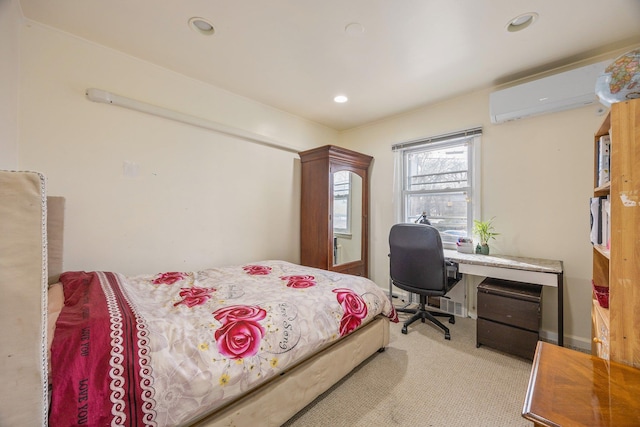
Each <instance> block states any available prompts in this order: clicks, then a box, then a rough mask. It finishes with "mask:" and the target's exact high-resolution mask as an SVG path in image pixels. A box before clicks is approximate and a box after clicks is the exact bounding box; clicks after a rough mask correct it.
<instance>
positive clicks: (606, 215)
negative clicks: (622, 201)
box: [601, 196, 611, 250]
mask: <svg viewBox="0 0 640 427" xmlns="http://www.w3.org/2000/svg"><path fill="white" fill-rule="evenodd" d="M610 243H611V200H610V199H609V196H607V197H606V198H605V199H603V200H602V243H601V244H602V245H603V246H606V247H607V250H608V249H609V246H610Z"/></svg>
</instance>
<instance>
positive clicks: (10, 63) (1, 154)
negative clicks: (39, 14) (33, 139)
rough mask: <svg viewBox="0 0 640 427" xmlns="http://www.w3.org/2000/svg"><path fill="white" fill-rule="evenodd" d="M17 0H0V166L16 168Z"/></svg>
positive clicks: (20, 15)
mask: <svg viewBox="0 0 640 427" xmlns="http://www.w3.org/2000/svg"><path fill="white" fill-rule="evenodd" d="M21 22H22V13H21V11H20V6H19V4H18V1H17V0H0V58H1V60H0V169H17V167H18V84H19V72H20V60H19V58H20V55H19V34H20V24H21Z"/></svg>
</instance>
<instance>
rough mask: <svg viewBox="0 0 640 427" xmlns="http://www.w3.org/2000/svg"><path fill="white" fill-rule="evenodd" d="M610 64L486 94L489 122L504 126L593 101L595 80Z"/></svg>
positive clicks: (603, 63)
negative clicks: (503, 124)
mask: <svg viewBox="0 0 640 427" xmlns="http://www.w3.org/2000/svg"><path fill="white" fill-rule="evenodd" d="M610 62H611V61H604V62H599V63H597V64H591V65H587V66H585V67H580V68H576V69H574V70H570V71H566V72H563V73H558V74H554V75H551V76H548V77H543V78H541V79H538V80H533V81H530V82H527V83H523V84H520V85H516V86H512V87H509V88H506V89H501V90H497V91H495V92H492V93H491V94H490V95H489V111H490V114H491V123H504V122H508V121H510V120H517V119H523V118H525V117H531V116H536V115H539V114H546V113H553V112H556V111H563V110H569V109H571V108H578V107H583V106H585V105H589V104H593V103H595V102H597V101H598V97H597V96H596V92H595V86H596V80H597V79H598V76H600V75H601V74H602V73H603V72H604V69H605V68H606V67H607V65H608V64H609V63H610Z"/></svg>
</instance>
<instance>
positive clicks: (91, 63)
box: [19, 22, 337, 274]
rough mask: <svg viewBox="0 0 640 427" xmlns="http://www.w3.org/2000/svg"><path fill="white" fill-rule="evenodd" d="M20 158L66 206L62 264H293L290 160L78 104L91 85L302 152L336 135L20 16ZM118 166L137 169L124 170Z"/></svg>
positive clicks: (150, 267)
mask: <svg viewBox="0 0 640 427" xmlns="http://www.w3.org/2000/svg"><path fill="white" fill-rule="evenodd" d="M20 47H21V74H20V77H21V91H20V104H19V105H20V107H19V112H20V128H19V131H20V145H19V148H20V158H19V166H20V168H22V169H32V170H37V171H41V172H43V173H44V174H45V175H46V176H47V178H48V189H49V194H52V195H62V196H65V197H66V198H67V211H66V220H67V225H66V232H65V249H64V255H65V266H64V267H65V269H67V270H75V269H82V270H94V269H102V270H115V271H119V272H122V273H128V274H135V273H149V272H156V271H163V270H191V269H199V268H205V267H211V266H215V265H222V264H235V263H244V262H248V261H252V260H253V261H255V260H259V259H284V260H289V261H293V262H297V261H299V216H300V207H299V206H300V179H299V159H298V156H297V154H295V153H291V152H287V151H282V150H278V149H274V148H269V147H265V146H261V145H257V144H254V143H251V142H248V141H245V140H242V139H238V138H234V137H230V136H225V135H222V134H219V133H216V132H212V131H209V130H205V129H201V128H197V127H193V126H189V125H185V124H182V123H178V122H174V121H171V120H167V119H163V118H158V117H155V116H150V115H147V114H144V113H140V112H137V111H132V110H128V109H125V108H122V107H117V106H112V105H107V104H100V103H94V102H91V101H88V100H87V99H86V97H85V95H84V93H85V89H86V88H92V87H95V88H100V89H104V90H108V91H111V92H113V93H116V94H120V95H123V96H127V97H130V98H134V99H138V100H143V101H145V102H149V103H151V104H154V105H158V106H163V107H167V108H170V109H173V110H177V111H180V112H183V113H187V114H192V115H195V116H198V117H202V118H205V119H209V120H213V121H216V122H220V123H223V124H225V125H229V126H233V127H236V128H242V129H244V130H247V131H251V132H255V133H260V134H263V135H266V136H268V137H270V138H272V139H276V140H278V141H282V142H283V143H284V144H286V145H289V146H296V147H300V148H301V149H308V148H311V147H315V146H319V145H325V144H333V143H335V140H336V138H337V133H336V132H335V131H333V130H331V129H328V128H326V127H323V126H320V125H317V124H314V123H311V122H308V121H305V120H302V119H300V118H298V117H296V116H293V115H290V114H287V113H284V112H281V111H278V110H275V109H273V108H270V107H267V106H265V105H262V104H259V103H256V102H254V101H252V100H249V99H246V98H242V97H239V96H236V95H234V94H231V93H229V92H226V91H223V90H220V89H218V88H215V87H212V86H210V85H206V84H203V83H201V82H198V81H195V80H192V79H189V78H186V77H184V76H181V75H178V74H176V73H173V72H171V71H168V70H166V69H162V68H159V67H157V66H154V65H152V64H149V63H146V62H143V61H140V60H138V59H135V58H132V57H129V56H126V55H123V54H121V53H119V52H115V51H113V50H109V49H106V48H104V47H101V46H97V45H95V44H92V43H89V42H86V41H84V40H82V39H78V38H75V37H73V36H70V35H68V34H64V33H60V32H58V31H54V30H52V29H49V28H47V27H43V26H41V25H39V24H36V23H31V22H27V23H26V24H25V26H24V27H23V29H22V34H21V45H20ZM124 162H130V163H133V164H136V165H137V167H138V170H139V172H138V175H137V176H134V177H130V176H125V174H124V173H123V165H124Z"/></svg>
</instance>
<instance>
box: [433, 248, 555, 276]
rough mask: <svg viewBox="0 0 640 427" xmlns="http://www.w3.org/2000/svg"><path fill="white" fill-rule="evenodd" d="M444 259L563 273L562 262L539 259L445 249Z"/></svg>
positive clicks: (462, 262) (488, 265)
mask: <svg viewBox="0 0 640 427" xmlns="http://www.w3.org/2000/svg"><path fill="white" fill-rule="evenodd" d="M444 257H445V258H447V259H449V260H451V261H453V262H458V263H461V264H473V265H484V266H487V267H499V268H511V269H514V270H525V271H538V272H541V273H553V274H560V273H562V261H556V260H551V259H539V258H526V257H515V256H508V255H481V254H465V253H462V252H458V251H457V250H455V249H445V250H444Z"/></svg>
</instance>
